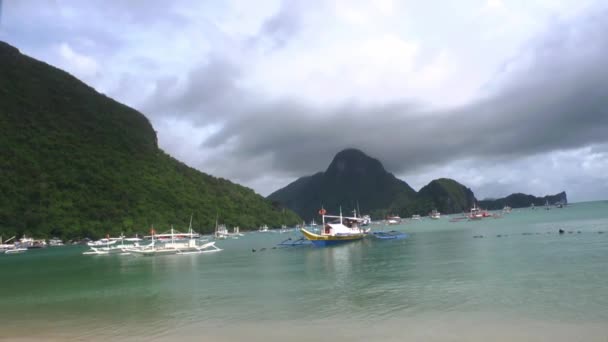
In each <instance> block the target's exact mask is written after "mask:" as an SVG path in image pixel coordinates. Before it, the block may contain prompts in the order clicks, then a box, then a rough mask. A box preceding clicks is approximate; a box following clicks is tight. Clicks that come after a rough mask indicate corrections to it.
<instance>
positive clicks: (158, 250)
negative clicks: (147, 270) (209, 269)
mask: <svg viewBox="0 0 608 342" xmlns="http://www.w3.org/2000/svg"><path fill="white" fill-rule="evenodd" d="M150 233H151V238H152V242H151V243H150V244H149V245H146V246H141V247H139V248H125V249H124V252H129V253H132V254H136V255H146V256H155V255H167V254H201V253H212V252H219V251H221V250H222V249H220V248H218V247H217V246H216V245H215V241H211V242H207V243H203V244H202V245H199V244H197V238H198V237H199V234H198V233H195V232H194V231H192V217H190V227H189V229H188V233H179V232H177V233H176V232H175V230H174V229H173V227H172V228H171V232H170V233H169V234H158V235H157V234H156V231H155V230H154V228H152V229H151V231H150ZM155 236H163V237H165V236H168V237H169V239H168V240H166V241H164V242H162V240H160V241H161V243H160V244H158V245H157V244H156V240H155V239H154V238H155ZM185 237H189V239H188V240H187V241H184V239H185ZM180 240H181V241H180ZM203 241H206V240H203Z"/></svg>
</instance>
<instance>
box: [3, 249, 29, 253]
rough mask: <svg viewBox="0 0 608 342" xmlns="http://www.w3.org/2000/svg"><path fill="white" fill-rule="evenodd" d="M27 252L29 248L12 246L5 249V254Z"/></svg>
mask: <svg viewBox="0 0 608 342" xmlns="http://www.w3.org/2000/svg"><path fill="white" fill-rule="evenodd" d="M25 252H27V248H11V249H7V250H5V251H4V254H19V253H25Z"/></svg>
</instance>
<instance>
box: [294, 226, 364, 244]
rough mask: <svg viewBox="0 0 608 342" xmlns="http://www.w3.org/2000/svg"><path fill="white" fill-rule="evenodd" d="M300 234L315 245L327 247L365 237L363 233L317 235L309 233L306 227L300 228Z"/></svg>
mask: <svg viewBox="0 0 608 342" xmlns="http://www.w3.org/2000/svg"><path fill="white" fill-rule="evenodd" d="M302 234H304V237H305V238H306V239H308V240H309V241H310V242H311V243H312V244H313V246H315V247H327V246H333V245H338V244H342V243H346V242H352V241H357V240H361V239H363V238H364V237H365V234H352V235H337V236H332V235H319V234H315V233H311V232H309V231H308V230H306V229H302Z"/></svg>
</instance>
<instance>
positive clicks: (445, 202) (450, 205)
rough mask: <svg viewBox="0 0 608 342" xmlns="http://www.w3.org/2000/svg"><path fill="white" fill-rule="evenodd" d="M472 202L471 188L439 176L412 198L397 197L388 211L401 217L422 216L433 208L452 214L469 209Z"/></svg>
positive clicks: (473, 199) (473, 196) (473, 198)
mask: <svg viewBox="0 0 608 342" xmlns="http://www.w3.org/2000/svg"><path fill="white" fill-rule="evenodd" d="M474 202H475V195H474V194H473V192H472V191H471V189H469V188H467V187H465V186H464V185H462V184H460V183H458V182H457V181H455V180H453V179H449V178H440V179H435V180H433V181H431V182H430V183H429V184H427V185H425V186H424V187H422V188H421V189H420V191H418V193H417V194H416V196H415V197H413V198H412V197H409V198H399V199H397V200H396V201H395V202H393V204H392V205H391V209H390V210H389V211H390V212H392V213H394V214H397V215H399V216H401V217H410V216H412V215H414V214H418V215H423V216H424V215H427V214H428V213H429V212H430V211H431V210H433V209H437V210H438V211H439V212H440V213H443V214H452V213H459V212H462V211H467V210H469V209H470V208H471V206H472V205H473V203H474Z"/></svg>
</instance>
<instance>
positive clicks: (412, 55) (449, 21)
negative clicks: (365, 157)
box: [0, 0, 608, 201]
mask: <svg viewBox="0 0 608 342" xmlns="http://www.w3.org/2000/svg"><path fill="white" fill-rule="evenodd" d="M604 3H605V2H604ZM0 16H1V17H0V40H4V41H7V42H9V43H10V44H12V45H15V46H16V47H18V48H19V49H20V50H21V51H22V52H24V53H26V54H29V55H31V56H34V57H35V58H38V59H41V60H43V61H45V62H47V63H50V64H52V65H55V66H57V67H60V68H62V69H64V70H67V71H69V72H70V73H72V74H74V75H76V76H77V77H78V78H80V79H82V80H83V81H85V82H86V83H88V84H90V85H92V86H94V87H95V88H96V89H97V90H98V91H100V92H103V93H105V94H108V95H110V96H112V97H114V98H116V99H118V100H119V101H121V102H124V103H126V104H128V105H130V106H132V107H134V108H136V109H138V110H140V111H142V112H143V113H144V114H145V115H146V116H147V117H148V118H150V120H151V122H152V124H153V125H154V127H155V129H156V130H157V132H158V136H159V143H160V145H161V147H162V148H163V149H164V150H166V151H167V152H169V153H170V154H172V155H173V156H175V157H176V158H177V159H179V160H182V161H184V162H186V163H187V164H189V165H191V166H194V167H196V168H198V169H200V170H202V171H205V172H207V173H210V174H212V175H216V176H222V177H225V178H228V179H231V180H233V181H235V182H238V183H241V184H244V185H247V186H249V187H252V188H254V189H255V190H256V191H258V192H259V193H261V194H263V195H268V194H269V193H270V192H272V191H274V190H276V189H278V188H280V187H282V186H284V185H286V184H288V183H289V182H291V181H293V180H295V179H296V178H297V177H300V176H303V175H308V174H312V173H314V172H317V171H321V170H323V169H325V168H326V167H327V165H328V164H329V162H330V161H331V158H332V157H333V155H334V154H335V153H337V152H338V151H340V150H341V149H343V148H346V147H356V148H359V149H361V150H363V151H365V152H366V153H368V154H369V155H372V156H374V157H376V158H378V159H380V160H381V161H382V162H383V164H384V165H385V167H386V168H387V169H388V170H389V171H391V172H393V173H394V174H396V175H397V176H398V177H400V178H402V179H404V180H405V181H407V182H408V183H409V184H410V185H412V186H413V187H414V188H415V189H418V188H420V187H421V186H423V185H424V184H426V183H427V182H429V181H430V180H432V179H434V178H438V177H450V178H454V179H456V180H458V181H460V182H462V183H464V184H465V185H467V186H469V187H471V188H472V189H473V191H474V192H475V193H476V195H477V197H478V198H485V197H498V196H504V195H507V194H509V193H512V192H526V193H532V194H536V195H544V194H546V193H556V192H559V191H561V190H566V191H567V192H568V195H569V199H570V200H571V201H584V200H593V199H606V198H608V58H606V56H608V6H607V5H605V4H602V2H601V1H587V0H563V1H553V0H511V1H509V0H459V1H414V0H404V1H397V0H377V1H357V0H327V1H318V0H306V1H305V0H302V1H295V0H283V1H281V0H256V1H244V0H238V1H237V0H226V1H179V0H178V1H144V0H140V1H138V0H133V1H120V0H117V1H111V0H104V1H102V0H99V1H77V0H75V1H60V0H56V1H44V0H32V1H28V0H0Z"/></svg>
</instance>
